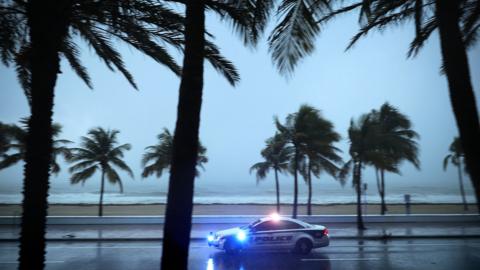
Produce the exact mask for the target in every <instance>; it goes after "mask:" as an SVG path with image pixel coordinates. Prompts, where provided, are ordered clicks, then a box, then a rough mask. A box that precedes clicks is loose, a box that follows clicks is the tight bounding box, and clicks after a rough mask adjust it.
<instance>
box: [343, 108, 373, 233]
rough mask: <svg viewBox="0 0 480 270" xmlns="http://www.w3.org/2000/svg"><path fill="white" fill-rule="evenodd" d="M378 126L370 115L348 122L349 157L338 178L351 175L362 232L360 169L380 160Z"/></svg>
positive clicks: (358, 223) (358, 226)
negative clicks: (377, 148)
mask: <svg viewBox="0 0 480 270" xmlns="http://www.w3.org/2000/svg"><path fill="white" fill-rule="evenodd" d="M377 129H378V125H377V124H376V123H375V121H374V120H373V119H372V118H371V115H369V114H366V115H362V116H361V117H360V118H359V119H357V120H356V121H354V120H352V121H350V128H349V129H348V138H349V140H350V149H349V153H350V157H351V159H350V160H349V161H348V162H347V163H345V165H344V166H343V168H342V171H341V172H340V175H339V177H340V178H341V179H346V178H347V177H348V175H349V174H350V173H351V174H352V176H353V178H352V185H353V187H354V188H355V191H356V194H357V228H358V229H359V230H364V229H365V226H364V224H363V218H362V208H361V201H360V195H361V188H362V168H363V167H364V166H366V165H368V164H369V163H372V162H373V161H376V160H379V159H381V157H380V156H379V154H378V151H376V146H377V141H378V140H379V132H378V130H377Z"/></svg>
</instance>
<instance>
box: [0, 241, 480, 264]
mask: <svg viewBox="0 0 480 270" xmlns="http://www.w3.org/2000/svg"><path fill="white" fill-rule="evenodd" d="M17 252H18V250H17V247H16V244H15V243H7V242H3V243H0V269H4V270H7V269H16V267H17V264H16V261H15V260H16V256H17ZM160 254H161V243H160V242H145V241H144V242H135V241H127V242H98V243H97V242H74V241H72V242H49V243H48V253H47V268H46V269H49V270H59V269H68V270H71V269H75V270H87V269H88V270H96V269H98V270H100V269H102V270H110V269H115V270H127V269H132V270H133V269H135V270H138V269H142V270H143V269H158V268H159V264H160V260H159V257H160ZM189 265H190V268H189V269H192V270H197V269H198V270H200V269H202V270H224V269H232V270H249V269H268V270H274V269H282V270H287V269H288V270H290V269H294V270H307V269H315V270H320V269H342V270H344V269H369V270H371V269H438V270H441V269H449V270H450V269H463V270H467V269H472V270H473V269H475V270H476V269H478V265H480V239H470V240H461V239H458V240H455V239H428V240H426V239H425V240H390V241H387V242H383V241H358V240H332V242H331V245H330V246H329V247H326V248H320V249H316V250H314V251H313V252H312V253H311V254H310V255H306V256H302V255H293V254H290V253H281V252H276V253H274V252H271V253H266V252H263V253H260V252H255V253H253V252H250V253H245V254H241V255H237V256H231V255H226V254H225V253H223V252H221V251H217V250H215V249H212V248H209V247H207V246H206V245H205V243H204V242H199V241H195V242H193V243H192V244H191V250H190V262H189Z"/></svg>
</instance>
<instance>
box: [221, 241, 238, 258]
mask: <svg viewBox="0 0 480 270" xmlns="http://www.w3.org/2000/svg"><path fill="white" fill-rule="evenodd" d="M224 249H225V253H227V254H231V255H235V254H238V252H240V249H239V248H238V247H237V246H236V245H235V244H234V243H232V242H231V241H227V242H225V246H224Z"/></svg>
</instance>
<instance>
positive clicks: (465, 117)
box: [436, 0, 480, 213]
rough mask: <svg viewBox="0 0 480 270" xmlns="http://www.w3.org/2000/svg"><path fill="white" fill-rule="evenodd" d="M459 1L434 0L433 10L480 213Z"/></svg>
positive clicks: (477, 131)
mask: <svg viewBox="0 0 480 270" xmlns="http://www.w3.org/2000/svg"><path fill="white" fill-rule="evenodd" d="M459 5H460V1H458V0H437V1H436V13H437V18H438V26H439V34H440V35H439V36H440V44H441V49H442V56H443V67H444V71H445V74H446V75H447V79H448V86H449V91H450V101H451V103H452V107H453V113H454V115H455V119H456V121H457V126H458V130H459V134H460V140H461V142H462V147H463V149H464V152H465V161H466V165H467V170H468V172H469V174H470V179H471V181H472V184H473V187H474V189H475V196H476V199H477V207H478V211H479V213H480V166H478V164H480V140H479V139H478V138H479V137H480V126H479V118H478V111H477V106H476V103H475V95H474V92H473V88H472V83H471V79H470V70H469V66H468V58H467V53H466V50H465V45H464V42H463V39H462V35H461V30H460V27H459V17H460V16H459V14H460V12H459Z"/></svg>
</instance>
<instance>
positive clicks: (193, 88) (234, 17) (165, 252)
mask: <svg viewBox="0 0 480 270" xmlns="http://www.w3.org/2000/svg"><path fill="white" fill-rule="evenodd" d="M181 2H183V3H184V4H185V6H186V11H185V16H186V18H185V31H184V35H185V50H184V59H183V61H184V62H183V72H182V79H181V83H180V91H179V92H180V93H179V101H178V107H177V108H178V110H177V122H176V126H175V134H174V137H173V153H172V164H171V169H170V182H169V190H168V199H167V209H166V214H165V226H164V231H163V235H164V238H163V239H164V240H163V249H162V262H161V267H162V268H163V269H187V263H188V249H189V244H190V230H191V225H192V223H191V218H192V208H193V190H194V185H193V184H194V178H195V167H196V163H197V154H198V147H199V141H198V131H199V126H200V110H201V105H202V92H203V56H204V54H205V51H206V48H205V46H206V44H207V43H206V42H205V33H206V29H205V11H206V10H210V11H213V12H216V13H218V14H220V16H221V17H222V19H223V20H227V21H229V22H230V23H231V24H232V25H233V26H234V29H235V30H237V31H238V32H240V33H241V34H242V35H243V39H244V42H245V43H246V44H251V45H254V44H255V43H256V42H257V40H258V35H259V34H260V32H261V31H263V29H264V27H265V24H266V18H267V17H268V16H267V15H268V8H267V7H268V5H269V4H268V3H269V2H270V1H260V0H256V1H250V0H240V1H234V0H226V1H212V0H198V1H181ZM238 79H239V77H238V76H236V77H233V78H232V80H230V83H231V84H232V85H234V84H235V83H236V81H238Z"/></svg>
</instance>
